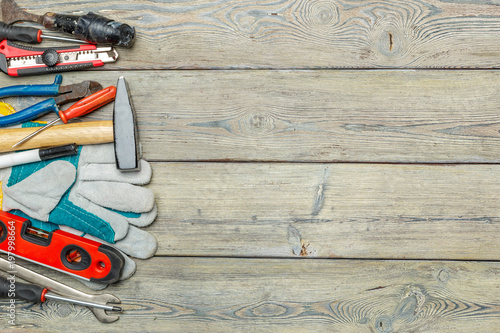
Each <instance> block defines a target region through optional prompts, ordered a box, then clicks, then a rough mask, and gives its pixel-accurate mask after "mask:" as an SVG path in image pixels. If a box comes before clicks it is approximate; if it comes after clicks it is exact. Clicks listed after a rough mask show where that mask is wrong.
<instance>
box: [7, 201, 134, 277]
mask: <svg viewBox="0 0 500 333" xmlns="http://www.w3.org/2000/svg"><path fill="white" fill-rule="evenodd" d="M0 252H5V253H9V254H11V255H13V256H16V257H19V258H22V259H25V260H28V261H31V262H34V263H37V264H39V265H43V266H46V267H49V268H52V269H55V270H58V271H61V272H64V273H67V274H70V275H74V276H76V277H79V278H82V279H85V280H88V281H92V282H100V283H114V282H116V281H118V280H119V279H120V274H121V271H122V268H123V264H124V258H123V256H122V254H121V253H120V252H119V251H118V250H116V249H114V248H112V247H111V246H109V245H106V244H101V243H98V242H96V241H93V240H90V239H87V238H84V237H80V236H76V235H73V234H71V233H69V232H66V231H62V230H54V231H51V232H47V231H45V230H42V229H38V228H34V227H32V226H31V222H30V221H29V220H27V219H25V218H22V217H19V216H16V215H13V214H10V213H6V212H3V211H0Z"/></svg>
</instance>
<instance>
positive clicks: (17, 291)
mask: <svg viewBox="0 0 500 333" xmlns="http://www.w3.org/2000/svg"><path fill="white" fill-rule="evenodd" d="M45 292H46V289H45V288H42V287H40V286H37V285H35V284H27V283H21V282H17V281H15V280H12V281H11V280H8V279H6V278H4V277H2V276H0V298H15V299H23V300H25V301H29V302H43V301H44V300H45V297H44V293H45Z"/></svg>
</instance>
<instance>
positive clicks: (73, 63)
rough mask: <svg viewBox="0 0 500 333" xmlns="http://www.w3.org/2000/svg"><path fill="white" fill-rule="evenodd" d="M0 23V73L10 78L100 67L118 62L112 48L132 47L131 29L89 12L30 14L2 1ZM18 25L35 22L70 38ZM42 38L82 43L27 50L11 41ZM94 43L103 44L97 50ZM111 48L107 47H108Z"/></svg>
mask: <svg viewBox="0 0 500 333" xmlns="http://www.w3.org/2000/svg"><path fill="white" fill-rule="evenodd" d="M1 7H2V19H3V20H4V21H5V22H0V70H2V72H4V73H6V74H8V75H11V76H24V75H35V74H44V73H60V72H66V71H74V70H81V69H88V68H94V67H100V66H103V65H104V64H105V63H110V62H115V61H116V60H117V59H118V53H117V51H116V50H115V49H114V48H113V47H112V46H113V45H116V46H123V47H132V45H133V44H134V41H135V29H134V28H133V27H131V26H129V25H127V24H122V23H118V22H115V21H113V20H111V19H108V18H106V17H104V16H100V15H97V14H94V13H92V12H90V13H88V14H86V15H82V16H77V15H63V14H56V13H45V14H44V15H35V14H30V13H28V12H26V11H23V10H22V9H21V8H19V7H18V6H17V4H16V3H15V1H14V0H2V5H1ZM18 22H35V23H38V24H41V25H43V26H44V27H45V28H47V29H49V30H53V31H58V32H63V33H66V34H70V35H71V36H73V37H76V38H78V39H73V38H65V37H59V36H54V35H47V34H44V33H43V32H42V30H40V29H37V28H34V27H29V26H15V25H13V24H14V23H18ZM44 39H52V40H60V41H67V42H72V43H79V44H80V43H81V42H82V41H83V42H84V43H86V44H84V45H76V46H65V47H44V48H42V47H38V48H35V47H30V46H24V45H19V44H16V43H14V42H25V43H41V42H42V41H43V40H44ZM97 44H101V45H107V46H101V47H98V46H97ZM109 45H111V46H109Z"/></svg>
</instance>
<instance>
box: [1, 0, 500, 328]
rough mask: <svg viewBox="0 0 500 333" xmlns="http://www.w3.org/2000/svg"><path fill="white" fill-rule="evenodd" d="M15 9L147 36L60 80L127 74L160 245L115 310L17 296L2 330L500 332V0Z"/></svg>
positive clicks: (45, 4) (124, 287)
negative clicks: (123, 27)
mask: <svg viewBox="0 0 500 333" xmlns="http://www.w3.org/2000/svg"><path fill="white" fill-rule="evenodd" d="M18 4H19V6H20V7H22V8H25V9H27V10H28V11H30V12H33V13H37V14H41V13H44V12H47V11H54V12H65V13H73V14H83V13H86V12H88V11H94V12H97V13H99V14H101V15H104V16H107V17H112V18H114V19H115V20H117V21H120V22H126V23H129V24H131V25H133V26H135V27H136V29H137V33H138V37H137V42H136V44H135V45H134V47H133V48H131V49H118V52H119V54H120V59H119V61H117V62H116V63H114V64H107V65H106V66H105V67H104V68H101V69H99V73H97V70H94V71H85V72H73V73H67V74H64V83H74V82H79V81H82V80H88V79H92V80H98V81H99V82H101V83H102V84H103V85H104V86H106V85H110V84H114V83H115V82H116V79H117V78H118V77H119V76H121V75H123V76H125V77H126V78H127V81H128V82H129V85H130V89H131V91H132V94H133V100H134V104H135V106H136V109H137V114H138V125H139V131H140V137H141V143H142V147H143V155H144V158H146V159H147V160H149V161H150V162H151V163H152V165H153V170H154V177H153V180H152V182H151V184H150V185H148V187H149V188H151V189H152V190H153V191H154V192H155V195H156V198H157V205H158V208H159V216H158V218H157V220H156V221H155V223H154V224H153V225H152V226H151V227H149V228H147V230H148V231H150V232H152V233H153V234H154V235H155V236H156V237H157V239H158V241H159V249H158V253H157V255H156V256H155V257H154V258H153V259H150V260H138V270H137V272H136V274H135V275H134V276H133V277H132V278H131V279H129V280H126V281H122V282H120V283H118V284H116V285H113V286H109V287H108V288H107V289H106V292H110V293H113V294H115V295H116V296H118V297H119V298H120V299H122V302H123V307H124V309H125V312H124V313H123V314H122V315H121V318H120V320H119V321H118V322H116V323H113V324H109V325H104V324H100V323H99V322H97V321H96V320H95V318H94V317H93V315H92V314H91V312H90V311H88V310H87V309H85V308H81V307H77V306H71V305H66V304H61V303H57V302H50V301H49V302H47V303H46V304H43V305H39V304H31V303H26V302H19V303H18V308H17V315H18V318H17V319H18V323H19V327H10V326H9V325H7V324H6V321H3V320H0V329H1V330H2V332H19V331H23V332H24V331H26V332H66V331H67V330H68V327H70V326H71V327H74V330H75V331H79V330H85V331H87V332H102V331H106V332H119V331H137V332H139V331H141V332H142V331H144V332H165V331H167V332H185V331H190V332H202V331H203V332H207V331H209V332H242V331H250V332H290V331H292V330H293V331H299V332H324V331H327V332H330V331H331V332H471V331H473V332H493V331H495V330H496V329H497V327H498V326H499V323H500V320H499V317H500V310H499V309H500V308H499V307H500V295H499V292H500V289H499V287H498V286H499V285H500V284H499V280H498V276H499V272H500V265H499V262H498V257H499V254H500V246H499V243H498V237H497V235H498V232H499V231H500V230H499V225H500V218H499V212H500V209H499V205H498V199H497V197H498V192H499V190H500V178H499V177H498V174H499V171H500V170H499V164H498V163H499V156H500V155H499V148H498V147H499V145H498V143H499V140H500V132H499V130H500V126H499V124H500V114H499V112H498V105H499V102H500V97H499V94H498V83H499V82H500V76H499V74H498V71H496V69H498V68H499V65H498V64H499V60H498V59H500V58H499V56H500V46H499V45H500V44H499V41H500V40H499V39H500V34H499V32H500V3H499V2H498V1H496V0H490V1H479V0H477V1H474V0H470V1H461V0H446V1H444V0H443V1H438V0H429V1H416V0H400V1H396V0H394V1H391V0H388V1H361V0H357V1H347V0H345V1H337V0H309V1H308V0H283V1H244V0H227V1H223V0H221V1H212V2H210V1H198V0H187V1H143V0H140V1H127V2H119V1H108V2H101V1H81V2H78V3H75V2H73V1H68V0H62V1H58V2H54V1H50V0H47V1H45V0H42V1H36V2H35V1H28V0H26V1H18ZM52 79H53V77H52V76H41V77H29V78H21V79H20V78H8V77H6V76H2V80H0V86H8V85H13V84H25V83H29V84H36V83H48V81H51V80H52ZM35 100H36V99H35V98H23V99H13V98H12V99H9V100H8V101H9V102H11V103H12V104H13V105H14V106H15V107H16V108H17V109H19V108H22V107H24V106H27V105H30V104H33V102H34V101H35ZM111 108H112V107H111V106H107V107H104V108H102V109H101V110H99V111H96V112H94V113H93V114H91V115H88V116H86V118H85V120H98V119H110V116H111ZM52 117H53V115H50V117H49V116H47V117H46V118H47V119H48V118H52ZM0 138H1V132H0ZM30 267H34V266H32V265H31V266H30ZM37 270H38V271H41V272H44V273H45V274H47V275H49V276H51V277H53V278H55V279H57V280H61V281H64V282H65V283H68V284H70V285H72V286H75V287H77V288H80V289H83V290H86V289H85V288H84V287H83V286H82V285H81V284H79V283H77V282H75V281H73V280H71V279H70V278H67V277H63V276H59V275H57V274H55V273H53V272H50V271H49V270H43V269H39V268H37ZM87 291H88V290H87ZM6 305H7V303H6V302H0V316H4V315H5V314H6V312H7V310H6Z"/></svg>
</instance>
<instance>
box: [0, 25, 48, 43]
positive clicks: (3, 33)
mask: <svg viewBox="0 0 500 333" xmlns="http://www.w3.org/2000/svg"><path fill="white" fill-rule="evenodd" d="M4 39H7V40H11V41H18V42H26V43H40V42H41V41H42V30H40V29H37V28H32V27H20V26H14V25H9V24H5V23H3V22H0V40H4Z"/></svg>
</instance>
